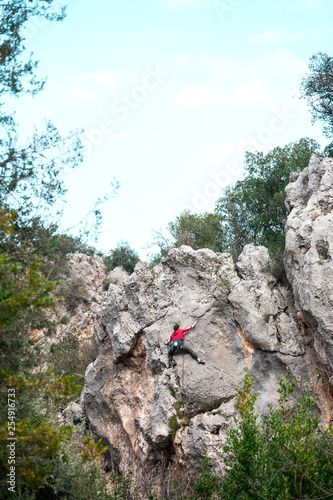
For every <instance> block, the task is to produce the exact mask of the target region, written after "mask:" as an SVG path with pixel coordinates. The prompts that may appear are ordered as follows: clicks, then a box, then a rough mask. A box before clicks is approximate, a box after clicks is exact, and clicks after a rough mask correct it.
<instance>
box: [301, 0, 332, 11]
mask: <svg viewBox="0 0 333 500" xmlns="http://www.w3.org/2000/svg"><path fill="white" fill-rule="evenodd" d="M325 3H326V2H325V1H324V0H297V1H296V2H295V3H294V4H293V7H294V8H297V9H309V10H316V9H320V8H321V7H323V6H324V5H325Z"/></svg>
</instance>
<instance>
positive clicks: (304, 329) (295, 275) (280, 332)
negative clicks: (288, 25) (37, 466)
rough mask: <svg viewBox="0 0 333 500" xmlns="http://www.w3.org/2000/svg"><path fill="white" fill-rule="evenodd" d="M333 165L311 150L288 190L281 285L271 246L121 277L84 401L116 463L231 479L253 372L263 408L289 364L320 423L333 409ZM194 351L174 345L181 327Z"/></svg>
mask: <svg viewBox="0 0 333 500" xmlns="http://www.w3.org/2000/svg"><path fill="white" fill-rule="evenodd" d="M332 180H333V160H332V159H322V158H319V157H317V156H315V155H313V157H312V158H311V161H310V164H309V167H308V168H306V169H305V170H304V171H303V172H302V173H300V174H293V175H292V177H291V179H290V184H289V185H288V187H287V190H286V193H287V200H286V203H287V207H288V209H289V210H290V214H289V217H288V220H287V225H286V231H287V234H286V249H285V268H286V275H287V280H285V281H281V280H280V279H278V277H276V276H275V275H274V274H273V273H272V271H271V269H272V266H271V263H270V259H269V255H268V252H267V249H266V248H264V247H253V246H252V245H247V246H246V247H245V248H244V250H243V253H242V254H241V255H240V257H239V260H238V262H237V264H236V266H235V265H234V263H233V261H232V259H231V256H230V255H228V254H215V253H214V252H212V251H211V250H208V249H202V250H197V251H194V250H193V249H191V248H190V247H186V246H183V247H180V248H175V249H173V250H171V251H170V252H169V254H168V256H167V257H166V258H164V259H162V262H161V263H160V264H159V265H158V266H156V267H155V268H154V269H153V270H152V271H151V270H150V269H149V267H148V265H147V264H145V263H143V262H139V263H138V264H137V265H136V268H135V271H134V273H133V274H132V275H130V276H128V275H126V274H119V275H117V279H116V280H113V283H111V284H110V286H109V289H108V291H107V293H106V294H105V295H104V298H103V300H102V302H101V305H100V308H99V310H98V312H97V313H96V320H95V337H96V340H97V343H98V349H99V354H98V357H97V359H96V360H95V361H94V362H93V363H92V364H90V365H89V366H88V368H87V371H86V376H85V388H84V391H83V394H82V404H83V407H84V411H85V414H86V417H87V419H88V421H89V422H90V425H91V427H92V429H93V430H94V432H95V433H96V434H97V435H98V436H101V437H102V438H103V441H104V442H105V443H106V444H107V445H108V449H109V458H108V460H109V462H110V463H109V465H110V467H111V466H112V465H115V466H117V467H119V469H120V471H121V472H123V473H126V472H127V471H128V470H129V469H131V470H132V471H134V472H135V471H140V470H141V469H142V467H153V466H155V465H156V464H158V463H159V462H160V461H161V460H166V461H171V462H174V463H175V464H176V465H177V464H182V465H183V467H187V468H188V469H193V468H194V467H196V466H197V465H198V464H199V460H200V458H202V457H203V456H204V455H205V454H207V456H209V457H210V458H211V459H212V461H213V463H214V464H215V465H216V466H217V468H218V471H220V473H222V472H223V461H222V460H221V443H222V442H223V440H224V437H225V434H226V432H227V430H228V429H229V428H230V426H232V425H233V416H234V413H235V410H234V398H235V394H236V392H237V389H238V388H239V386H240V385H241V381H242V378H243V376H244V371H245V370H246V368H248V369H250V371H251V372H252V373H253V376H254V379H255V390H256V392H257V393H258V400H257V403H256V405H257V410H258V411H259V413H260V414H263V413H264V412H265V411H266V408H267V403H272V404H273V405H274V404H276V401H277V399H278V393H277V388H278V383H277V377H278V376H279V375H281V376H283V375H285V371H286V367H289V369H290V372H291V374H292V375H293V376H294V377H295V379H296V381H297V390H298V391H299V392H302V391H303V390H304V386H305V383H306V382H307V381H309V382H310V385H311V388H312V390H313V392H314V393H315V394H316V396H317V401H318V405H319V410H320V411H321V413H322V417H323V420H326V421H327V420H328V419H329V418H330V409H331V408H332V404H333V398H332V396H333V393H332V389H331V378H330V377H331V374H332V365H333V350H332V349H333V336H332V324H333V321H332V319H333V318H332V299H333V297H332V294H333V292H332V285H331V283H332V273H333V266H332V262H331V252H332V248H333V247H332V238H333V236H332V234H333V232H332V217H333V215H332V213H331V208H332V201H333V183H332ZM194 320H198V324H197V326H196V327H195V328H194V329H193V330H191V331H190V332H188V333H187V334H186V336H185V342H184V344H185V346H186V345H188V346H189V347H191V349H193V351H195V352H196V353H197V354H198V356H199V357H200V358H201V359H204V360H205V362H206V364H205V365H200V364H198V363H197V362H196V361H195V360H194V359H193V358H192V357H191V356H189V355H188V354H185V355H184V356H183V355H182V354H180V355H177V356H175V360H176V361H177V366H176V367H175V368H168V356H167V352H168V347H167V346H165V345H164V341H165V340H166V339H167V338H168V337H169V336H170V333H171V332H172V330H173V324H174V323H175V322H178V323H180V325H181V327H182V328H186V327H188V326H190V325H191V324H192V323H193V322H194Z"/></svg>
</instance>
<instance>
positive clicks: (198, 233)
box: [168, 210, 226, 252]
mask: <svg viewBox="0 0 333 500" xmlns="http://www.w3.org/2000/svg"><path fill="white" fill-rule="evenodd" d="M168 229H169V231H170V233H171V235H172V237H173V238H174V240H175V246H176V247H179V246H181V245H188V246H190V247H192V248H193V249H194V250H198V249H199V248H210V249H211V250H214V252H222V251H223V250H224V249H225V246H226V242H225V238H224V234H223V231H222V230H221V224H220V219H219V217H218V216H217V215H216V214H211V213H205V214H193V213H191V212H190V211H189V210H185V211H184V212H183V213H182V214H180V215H179V216H178V217H177V218H176V220H175V221H174V222H170V223H169V225H168Z"/></svg>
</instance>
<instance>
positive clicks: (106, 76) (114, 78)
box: [76, 71, 123, 86]
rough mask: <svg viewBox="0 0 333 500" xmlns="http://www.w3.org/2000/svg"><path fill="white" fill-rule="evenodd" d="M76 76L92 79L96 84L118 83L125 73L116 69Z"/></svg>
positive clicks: (87, 79)
mask: <svg viewBox="0 0 333 500" xmlns="http://www.w3.org/2000/svg"><path fill="white" fill-rule="evenodd" d="M76 78H82V79H83V80H86V81H91V82H93V83H95V84H96V85H113V86H114V85H117V84H118V83H119V82H120V81H121V80H122V79H123V75H122V74H121V73H118V72H116V71H109V72H106V73H81V74H78V75H77V77H76Z"/></svg>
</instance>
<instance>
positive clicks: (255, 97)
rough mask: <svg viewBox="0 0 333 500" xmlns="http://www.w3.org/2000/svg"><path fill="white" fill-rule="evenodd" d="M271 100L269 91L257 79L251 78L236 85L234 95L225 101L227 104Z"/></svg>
mask: <svg viewBox="0 0 333 500" xmlns="http://www.w3.org/2000/svg"><path fill="white" fill-rule="evenodd" d="M270 99H271V91H270V89H269V87H267V85H264V84H263V83H262V82H261V81H260V80H259V79H257V78H253V79H252V80H248V81H247V82H242V83H240V84H239V85H238V87H237V89H236V91H235V92H234V94H233V95H232V96H231V97H229V98H228V99H227V101H226V103H227V104H236V103H240V102H243V103H247V104H248V103H253V102H268V101H269V100H270Z"/></svg>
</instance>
